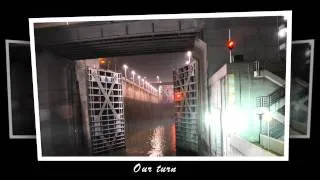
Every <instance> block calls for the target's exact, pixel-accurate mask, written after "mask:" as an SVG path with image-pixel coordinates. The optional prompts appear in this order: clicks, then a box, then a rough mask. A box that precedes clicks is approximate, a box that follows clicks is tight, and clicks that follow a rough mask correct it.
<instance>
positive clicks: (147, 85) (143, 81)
mask: <svg viewBox="0 0 320 180" xmlns="http://www.w3.org/2000/svg"><path fill="white" fill-rule="evenodd" d="M122 67H123V69H124V76H125V78H127V70H128V68H129V67H128V65H126V64H124V65H123V66H122ZM131 74H132V82H133V83H134V77H135V75H136V72H135V71H134V70H132V71H131ZM140 80H141V82H142V87H143V88H146V89H149V90H151V91H152V92H153V93H158V90H157V89H156V88H155V87H153V86H152V85H151V84H150V83H149V82H148V81H147V80H146V77H143V78H142V77H141V76H140V75H138V82H139V86H141V83H140ZM157 80H158V82H159V80H160V78H159V76H157ZM160 82H161V81H160Z"/></svg>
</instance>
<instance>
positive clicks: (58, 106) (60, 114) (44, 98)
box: [36, 50, 77, 156]
mask: <svg viewBox="0 0 320 180" xmlns="http://www.w3.org/2000/svg"><path fill="white" fill-rule="evenodd" d="M36 58H37V78H38V95H39V97H38V98H39V115H40V130H41V145H42V153H43V156H50V155H75V154H76V153H77V149H75V145H74V143H75V140H74V137H75V136H74V132H75V129H74V118H75V117H74V116H75V113H74V112H73V102H72V93H70V90H71V89H72V85H73V84H72V83H70V82H74V81H70V78H71V77H72V75H71V74H70V72H72V70H71V69H72V62H71V61H70V60H68V59H64V58H61V57H57V56H55V55H54V54H52V53H51V52H49V51H42V50H40V51H37V52H36Z"/></svg>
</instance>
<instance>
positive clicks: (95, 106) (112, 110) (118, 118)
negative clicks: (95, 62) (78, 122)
mask: <svg viewBox="0 0 320 180" xmlns="http://www.w3.org/2000/svg"><path fill="white" fill-rule="evenodd" d="M87 73H88V115H89V126H90V136H91V143H90V144H91V153H92V154H101V153H105V152H109V151H111V150H115V149H120V148H124V147H125V119H124V103H123V94H122V77H121V74H120V73H115V72H112V71H108V70H103V69H95V68H91V67H88V68H87Z"/></svg>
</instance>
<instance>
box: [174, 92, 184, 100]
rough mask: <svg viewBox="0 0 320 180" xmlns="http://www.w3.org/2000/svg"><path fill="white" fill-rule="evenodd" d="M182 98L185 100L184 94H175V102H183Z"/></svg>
mask: <svg viewBox="0 0 320 180" xmlns="http://www.w3.org/2000/svg"><path fill="white" fill-rule="evenodd" d="M182 98H183V94H182V92H176V93H175V94H174V100H175V101H181V100H182Z"/></svg>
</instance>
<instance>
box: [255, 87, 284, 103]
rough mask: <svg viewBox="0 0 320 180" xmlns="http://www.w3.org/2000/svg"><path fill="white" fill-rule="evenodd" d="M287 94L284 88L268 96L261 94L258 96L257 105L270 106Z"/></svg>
mask: <svg viewBox="0 0 320 180" xmlns="http://www.w3.org/2000/svg"><path fill="white" fill-rule="evenodd" d="M284 95H285V90H284V88H282V87H281V88H279V89H277V90H275V91H274V92H272V93H271V94H270V95H268V96H259V97H257V98H256V107H270V106H271V105H273V104H274V103H276V102H278V101H279V100H280V99H281V98H283V97H284Z"/></svg>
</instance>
